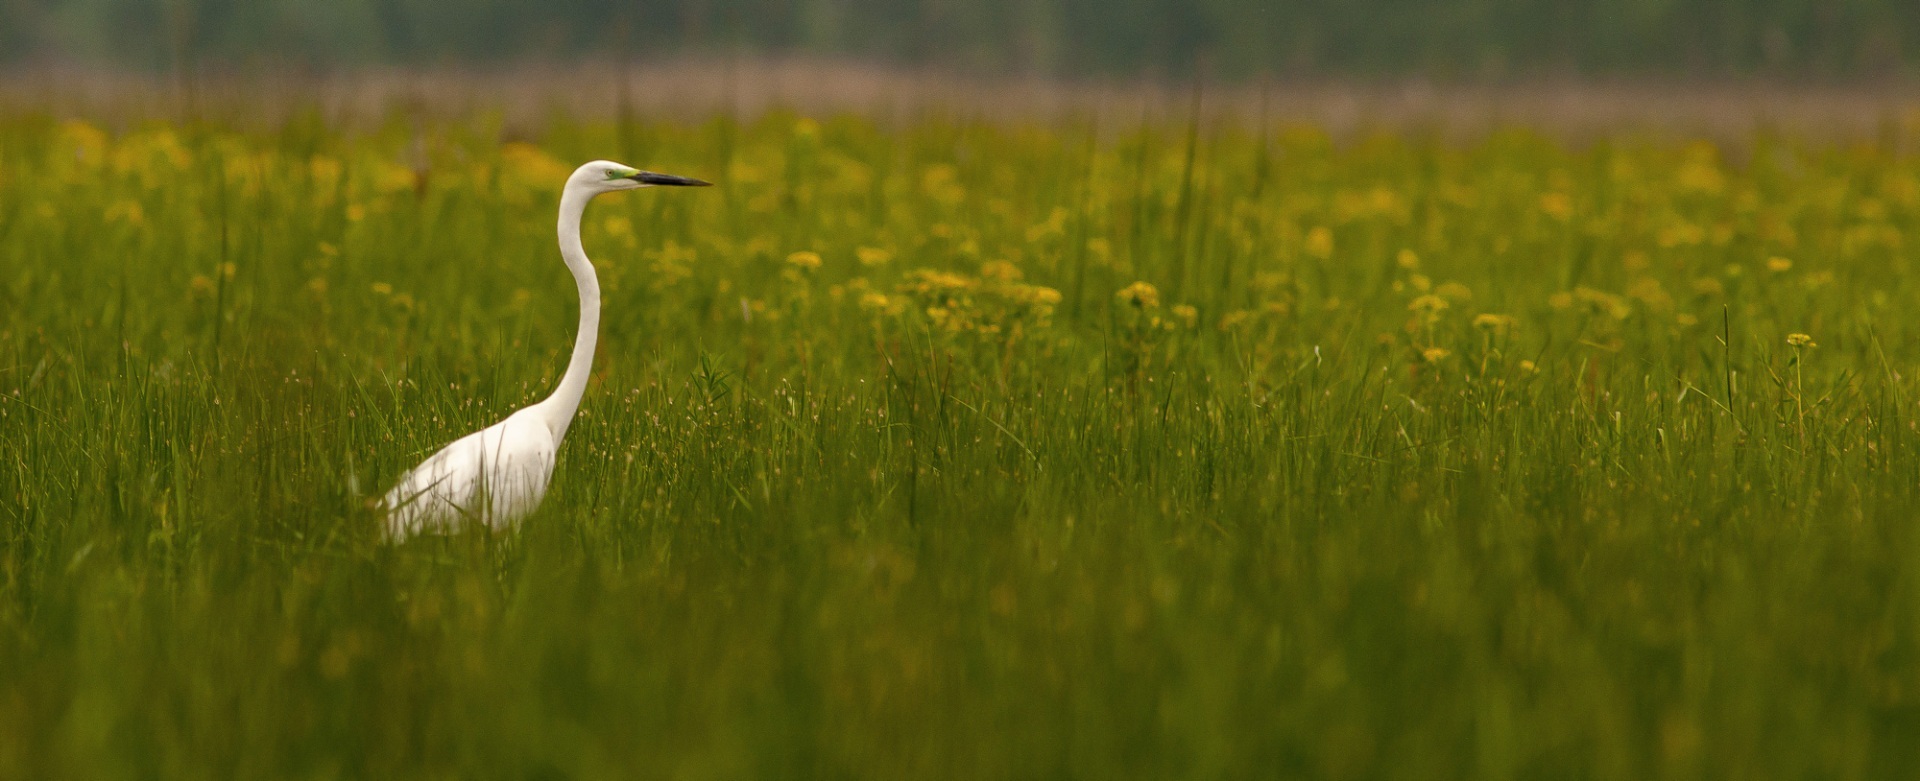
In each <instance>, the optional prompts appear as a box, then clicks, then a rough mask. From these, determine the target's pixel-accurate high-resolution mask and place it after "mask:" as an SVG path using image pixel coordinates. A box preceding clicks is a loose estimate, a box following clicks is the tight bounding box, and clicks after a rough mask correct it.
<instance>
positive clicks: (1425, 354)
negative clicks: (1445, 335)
mask: <svg viewBox="0 0 1920 781" xmlns="http://www.w3.org/2000/svg"><path fill="white" fill-rule="evenodd" d="M1452 354H1453V351H1452V350H1449V349H1447V348H1445V347H1429V348H1427V349H1425V350H1421V351H1420V357H1421V358H1425V359H1426V361H1427V363H1439V362H1441V361H1444V360H1446V359H1447V356H1450V355H1452Z"/></svg>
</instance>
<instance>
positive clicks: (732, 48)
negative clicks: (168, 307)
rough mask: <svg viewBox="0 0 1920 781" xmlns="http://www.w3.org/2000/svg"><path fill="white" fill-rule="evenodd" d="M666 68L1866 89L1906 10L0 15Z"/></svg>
mask: <svg viewBox="0 0 1920 781" xmlns="http://www.w3.org/2000/svg"><path fill="white" fill-rule="evenodd" d="M686 54H700V55H716V54H718V55H725V56H738V55H771V56H787V55H805V56H833V57H842V56H844V57H854V58H862V59H870V60H875V61H880V62H889V63H903V64H908V65H915V66H938V67H946V68H955V69H959V70H965V71H974V72H988V73H993V72H998V73H1023V74H1038V75H1048V76H1120V77H1134V76H1141V75H1147V76H1155V75H1158V76H1185V75H1189V74H1192V73H1195V72H1203V73H1205V74H1207V75H1211V76H1217V77H1224V78H1244V77H1249V76H1256V75H1259V74H1267V73H1277V74H1333V75H1353V76H1363V77H1364V76H1392V75H1403V74H1413V73H1418V74H1426V75H1431V76H1437V77H1457V78H1489V77H1491V78H1514V77H1525V76H1532V75H1541V74H1546V75H1574V76H1609V75H1620V76H1648V75H1653V76H1659V75H1681V76H1723V75H1755V76H1788V77H1794V78H1807V77H1813V78H1852V77H1885V76H1891V75H1898V74H1903V73H1906V72H1908V71H1911V70H1913V68H1914V64H1915V63H1916V61H1920V2H1916V1H1915V0H0V62H12V63H21V62H29V63H54V64H78V65H108V66H115V67H136V68H152V69H165V68H173V67H178V66H183V65H185V66H194V67H219V66H232V67H258V66H261V65H278V66H287V67H319V68H329V67H337V66H354V65H367V64H400V65H454V66H467V65H487V64H494V63H512V62H524V61H529V60H546V61H555V60H570V59H586V58H597V59H606V58H608V57H629V58H633V59H636V60H643V59H646V58H657V57H664V56H679V55H686Z"/></svg>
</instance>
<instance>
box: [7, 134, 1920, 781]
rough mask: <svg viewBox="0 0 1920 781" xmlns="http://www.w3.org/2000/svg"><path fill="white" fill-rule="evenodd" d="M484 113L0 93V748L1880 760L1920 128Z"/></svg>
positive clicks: (256, 766)
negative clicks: (1804, 132) (593, 338)
mask: <svg viewBox="0 0 1920 781" xmlns="http://www.w3.org/2000/svg"><path fill="white" fill-rule="evenodd" d="M501 137H502V133H500V132H498V130H497V128H496V127H495V126H494V125H492V124H490V123H489V121H488V120H485V119H484V118H482V119H470V120H464V121H452V120H426V121H417V122H409V121H406V120H405V119H403V118H401V117H398V116H396V118H395V119H393V120H392V121H391V122H389V123H387V125H386V127H385V129H382V130H378V131H374V132H354V133H349V132H345V131H342V130H338V129H335V128H333V127H330V126H329V125H328V124H327V123H325V122H323V121H321V120H319V119H317V118H315V116H307V117H305V118H296V119H294V120H291V121H288V122H286V123H284V124H282V125H279V126H276V127H274V128H273V129H270V130H263V129H246V128H242V127H240V126H238V125H228V124H223V123H220V122H190V123H175V124H144V125H135V126H133V127H129V128H121V129H115V130H112V131H108V130H102V129H100V128H96V127H94V126H91V125H88V124H85V123H81V122H74V121H61V120H58V119H56V118H53V117H49V116H36V115H33V114H31V113H20V112H17V111H16V112H13V113H11V114H9V115H8V116H7V117H6V118H4V119H0V778H10V779H11V778H20V779H27V778H49V779H51V778H89V779H118V778H127V779H136V778H137V779H154V778H181V779H188V778H195V779H197V778H261V779H266V778H287V779H332V778H369V779H370V778H448V779H451V778H525V779H560V778H573V779H597V778H676V779H739V778H893V779H908V778H912V779H941V778H954V779H977V778H1088V779H1107V778H1196V779H1198V778H1206V779H1216V778H1218V779H1224V778H1326V779H1370V778H1380V779H1509V778H1513V779H1701V778H1729V779H1736V778H1737V779H1775V778H1780V779H1785V778H1793V779H1808V778H1834V779H1851V778H1912V777H1914V775H1915V774H1916V773H1920V525H1917V523H1916V521H1917V520H1920V515H1917V514H1920V430H1916V414H1917V413H1920V409H1916V408H1915V401H1916V399H1920V384H1916V382H1915V379H1914V378H1915V377H1916V376H1920V280H1916V279H1915V273H1916V269H1915V267H1914V264H1913V262H1912V260H1911V258H1912V257H1913V249H1912V248H1911V247H1909V246H1908V244H1907V240H1906V236H1907V235H1908V234H1913V235H1915V237H1916V240H1920V232H1916V231H1917V230H1920V160H1915V159H1913V158H1912V157H1911V156H1910V155H1908V154H1905V153H1903V152H1902V150H1903V149H1906V148H1908V147H1910V146H1911V144H1912V143H1914V142H1916V141H1920V131H1915V130H1914V129H1911V128H1903V127H1899V126H1889V128H1888V130H1887V132H1886V133H1885V134H1883V136H1882V137H1881V138H1880V139H1879V140H1878V141H1876V142H1873V143H1863V144H1857V145H1840V144H1815V143H1804V142H1797V141H1795V140H1793V139H1789V138H1777V137H1770V136H1766V135H1764V134H1762V135H1755V136H1753V137H1751V138H1750V139H1747V141H1746V142H1745V143H1743V144H1742V145H1741V146H1740V152H1739V153H1738V154H1737V155H1736V154H1732V153H1728V152H1725V151H1722V150H1721V149H1717V148H1715V147H1714V146H1711V145H1708V144H1704V143H1697V144H1685V143H1676V142H1669V141H1659V142H1656V141H1636V140H1634V139H1633V138H1626V137H1622V138H1615V139H1611V140H1606V141H1602V142H1598V143H1592V144H1585V145H1582V146H1580V147H1578V148H1574V147H1572V146H1569V145H1567V144H1564V143H1561V142H1557V141H1555V140H1553V139H1550V138H1547V137H1543V136H1538V135H1529V134H1526V133H1519V132H1514V133H1502V134H1495V135H1492V136H1489V137H1486V138H1483V139H1481V140H1478V141H1472V142H1460V141H1457V140H1453V141H1441V140H1431V139H1428V138H1425V137H1423V136H1421V135H1419V134H1418V133H1414V132H1411V131H1407V132H1402V133H1400V134H1397V135H1381V136H1372V137H1364V138H1358V139H1354V140H1352V141H1351V142H1342V143H1339V144H1336V143H1334V142H1333V141H1332V140H1330V139H1329V138H1328V137H1327V136H1325V135H1323V134H1321V133H1319V132H1316V131H1314V130H1312V129H1309V128H1299V127H1271V128H1263V127H1259V126H1258V123H1251V122H1249V123H1243V124H1239V125H1235V124H1232V123H1218V124H1216V123H1208V124H1206V125H1204V126H1188V125H1185V124H1181V123H1177V122H1176V123H1173V124H1167V125H1157V124H1156V125H1152V126H1148V127H1144V128H1139V129H1134V130H1119V129H1115V128H1113V127H1112V126H1111V124H1110V123H1109V124H1103V123H1093V122H1088V123H1078V122H1075V121H1072V120H1068V119H1060V120H1049V121H1047V122H1044V123H1033V124H1022V123H1018V122H1013V121H1006V120H995V121H992V122H986V121H974V120H969V119H967V118H965V117H964V116H963V115H959V114H940V113H937V112H929V113H926V114H924V115H922V116H920V117H919V118H917V119H913V120H911V121H906V122H902V123H897V124H885V125H880V124H874V123H871V122H868V121H865V120H862V119H859V118H855V117H852V116H837V117H836V116H828V117H820V118H818V119H817V120H816V119H806V118H801V117H797V116H793V115H783V114H779V113H774V114H770V115H768V116H765V117H763V118H759V119H755V120H752V121H750V122H738V121H734V120H728V119H713V120H710V121H693V122H690V123H682V124H676V123H655V122H648V121H624V122H606V123H582V122H577V121H571V120H568V119H566V118H564V117H557V118H555V119H553V120H552V121H550V122H549V123H548V124H547V125H546V126H545V127H544V128H543V129H542V130H541V132H539V133H538V134H536V135H533V136H529V137H526V138H524V139H521V140H516V141H510V142H505V143H503V142H502V141H501ZM597 157H609V158H613V159H618V160H622V161H624V162H628V163H633V164H636V165H641V166H644V167H648V168H651V169H654V170H660V171H667V172H672V173H679V174H685V175H691V176H697V177H701V178H706V179H711V180H713V181H716V182H718V183H719V184H720V185H721V186H719V187H716V188H713V189H708V190H697V191H681V190H652V191H644V192H639V193H628V194H622V195H614V196H607V197H602V198H601V199H599V200H598V201H597V202H596V204H595V206H594V207H593V209H592V210H590V211H589V213H588V217H587V219H588V225H587V229H586V239H585V241H586V246H587V249H588V252H589V253H590V254H591V255H593V256H594V257H595V259H596V263H597V265H598V267H599V272H600V275H601V280H602V284H603V286H604V288H605V291H606V296H607V303H606V315H605V320H604V331H603V339H602V342H601V345H600V350H599V362H598V364H597V366H596V374H595V379H594V382H593V384H592V386H591V387H590V389H589V391H588V395H587V399H586V402H585V405H584V407H583V410H584V411H583V413H582V414H583V417H582V418H581V420H580V421H579V422H578V423H577V424H576V425H575V426H574V428H573V430H572V436H571V437H569V439H568V441H567V443H566V446H565V447H564V448H563V450H562V452H561V464H560V469H559V472H558V474H557V477H556V480H555V484H554V489H553V492H552V493H551V494H550V495H549V496H548V499H547V502H546V505H545V506H544V507H543V508H542V509H541V510H540V511H539V512H538V513H537V514H535V515H534V516H533V517H532V518H531V519H529V520H528V521H527V523H526V524H525V525H524V527H523V528H522V529H521V530H520V531H519V532H518V533H515V534H508V535H496V536H488V535H485V534H482V533H472V534H466V535H462V536H457V537H453V538H445V539H427V540H421V541H417V542H413V543H409V544H407V545H405V546H401V547H398V548H391V547H385V546H382V545H381V544H380V540H379V534H378V526H377V518H376V517H375V515H374V512H373V510H372V509H371V506H370V502H371V499H372V498H373V497H377V496H378V495H379V494H380V492H381V491H383V490H384V489H385V488H386V487H387V485H388V484H389V483H390V481H392V480H393V479H394V478H395V477H396V476H397V475H399V474H400V473H401V472H402V471H403V470H405V469H406V468H408V467H410V466H412V465H413V464H414V463H416V462H417V461H418V460H419V459H420V458H421V457H423V456H424V455H426V454H427V453H429V452H431V451H432V449H434V448H435V447H437V446H438V445H440V444H442V443H444V442H446V441H448V440H450V439H452V438H453V437H455V436H458V435H460V434H463V433H465V432H468V431H471V430H474V429H476V428H479V427H481V426H484V425H486V424H488V423H491V422H493V421H495V420H497V419H499V418H500V417H501V416H503V415H504V414H506V413H507V412H508V411H510V410H511V409H513V408H516V407H517V406H519V405H522V404H525V403H528V402H530V401H533V400H535V399H537V398H540V397H541V396H543V395H544V394H545V393H547V392H548V390H549V389H550V386H551V384H552V383H553V382H554V381H555V380H556V378H557V377H558V375H559V372H560V369H561V367H562V365H563V363H564V361H565V357H566V355H567V351H568V349H569V348H570V346H571V339H572V336H573V334H572V329H573V324H574V316H575V309H574V307H575V304H574V298H573V297H574V292H573V291H574V288H573V284H572V282H571V281H570V280H569V279H568V277H567V275H566V272H565V269H564V268H563V267H562V266H561V264H560V261H559V258H558V254H557V251H556V249H555V247H554V240H553V222H554V218H553V212H554V208H555V203H556V198H557V195H558V188H559V185H560V184H561V182H562V180H563V178H564V176H565V174H566V172H567V171H568V170H569V169H570V168H571V166H572V164H573V163H576V162H579V161H584V160H588V159H593V158H597Z"/></svg>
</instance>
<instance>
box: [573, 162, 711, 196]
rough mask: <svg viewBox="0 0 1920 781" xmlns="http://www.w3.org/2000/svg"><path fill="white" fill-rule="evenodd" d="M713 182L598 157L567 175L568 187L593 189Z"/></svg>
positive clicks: (637, 187) (601, 190) (696, 184)
mask: <svg viewBox="0 0 1920 781" xmlns="http://www.w3.org/2000/svg"><path fill="white" fill-rule="evenodd" d="M710 184H711V183H710V182H703V181H700V180H699V179H689V178H687V177H684V176H674V175H673V174H657V173H654V172H652V171H642V170H640V169H638V168H634V167H632V166H627V165H621V164H619V163H615V162H611V161H607V160H595V161H593V162H591V163H588V164H586V165H583V166H580V167H579V168H578V169H576V170H574V172H573V176H572V177H569V178H568V179H567V186H568V187H581V188H585V189H586V190H587V191H588V192H593V193H607V192H613V191H615V190H635V189H639V188H641V187H706V186H709V185H710Z"/></svg>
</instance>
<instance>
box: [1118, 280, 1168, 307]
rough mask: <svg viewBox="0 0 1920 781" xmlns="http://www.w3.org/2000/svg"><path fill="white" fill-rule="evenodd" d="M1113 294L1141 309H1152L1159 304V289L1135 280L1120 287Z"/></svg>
mask: <svg viewBox="0 0 1920 781" xmlns="http://www.w3.org/2000/svg"><path fill="white" fill-rule="evenodd" d="M1115 296H1116V297H1117V298H1119V299H1120V300H1121V301H1125V302H1127V303H1129V304H1132V305H1134V306H1136V307H1139V308H1141V309H1152V308H1154V307H1157V306H1159V305H1160V290H1159V289H1158V288H1155V287H1154V286H1152V285H1150V284H1147V283H1145V282H1135V283H1133V284H1131V285H1128V286H1126V287H1124V288H1121V289H1120V292H1119V293H1116V294H1115Z"/></svg>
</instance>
